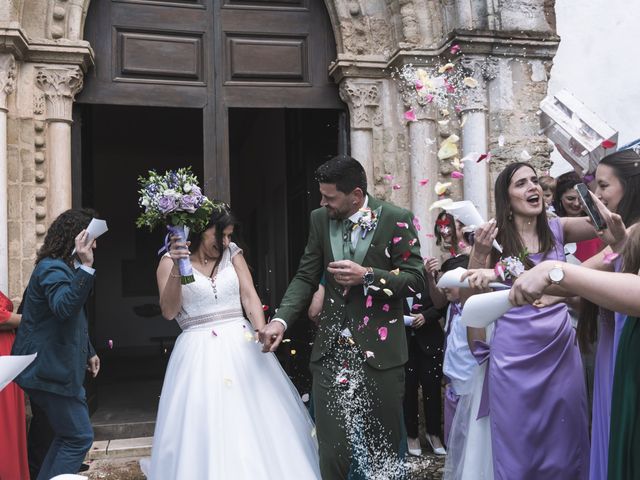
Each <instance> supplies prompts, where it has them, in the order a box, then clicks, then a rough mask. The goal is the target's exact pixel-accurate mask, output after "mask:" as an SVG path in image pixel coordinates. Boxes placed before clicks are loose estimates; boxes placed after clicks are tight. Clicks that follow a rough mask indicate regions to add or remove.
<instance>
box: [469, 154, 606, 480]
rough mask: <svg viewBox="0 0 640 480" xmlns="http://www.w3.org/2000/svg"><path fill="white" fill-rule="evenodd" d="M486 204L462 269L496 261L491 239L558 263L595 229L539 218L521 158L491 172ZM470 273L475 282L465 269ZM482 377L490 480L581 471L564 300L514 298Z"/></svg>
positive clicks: (574, 362)
mask: <svg viewBox="0 0 640 480" xmlns="http://www.w3.org/2000/svg"><path fill="white" fill-rule="evenodd" d="M495 203H496V219H497V220H496V221H490V222H489V223H487V224H485V225H483V226H482V227H480V228H479V229H478V230H477V232H476V243H475V245H474V247H473V250H472V254H471V262H470V265H469V266H470V268H474V267H475V268H485V267H492V266H493V265H495V264H496V263H497V261H498V260H499V259H500V257H499V255H500V254H499V253H498V252H497V251H496V250H492V248H491V244H492V241H493V239H497V240H498V243H500V244H501V245H502V247H503V254H502V257H503V258H507V257H519V258H521V259H522V261H523V263H524V266H525V268H531V267H533V266H534V265H536V264H538V263H539V262H541V261H542V260H557V261H559V262H563V261H564V248H563V245H564V244H565V243H569V242H578V241H581V240H585V239H588V238H593V237H594V236H595V232H594V230H593V227H591V226H590V225H589V223H588V222H587V221H586V219H585V218H584V217H582V218H569V217H566V218H553V219H550V220H547V216H546V213H545V208H544V201H543V196H542V188H541V187H540V185H539V184H538V176H537V174H536V172H535V170H534V169H533V167H531V166H530V165H529V164H526V163H514V164H511V165H509V166H507V167H506V168H505V169H504V170H503V171H502V172H501V173H500V175H499V176H498V178H497V180H496V184H495ZM482 272H484V275H485V276H488V275H491V274H492V273H491V274H487V271H486V270H484V271H483V270H480V271H478V273H477V275H482ZM470 282H471V283H472V284H476V285H477V284H479V283H481V282H478V279H477V278H474V276H473V275H472V277H471V278H470ZM470 334H471V336H472V337H474V338H475V337H476V335H477V332H470ZM485 381H487V382H488V387H489V390H488V391H489V422H490V425H491V437H492V450H493V465H494V478H495V479H496V480H513V479H518V480H532V479H549V478H553V479H572V480H576V479H580V480H583V479H586V478H588V476H589V433H588V418H587V415H588V414H587V397H586V389H585V384H584V378H583V374H582V361H581V359H580V351H579V349H578V346H577V343H576V337H575V332H574V330H573V328H572V326H571V319H570V317H569V313H568V310H567V306H566V304H564V303H557V304H554V305H550V306H544V307H534V306H531V305H526V306H522V307H514V308H512V309H511V310H509V311H508V312H507V313H506V314H505V315H503V316H502V317H501V318H499V319H498V320H497V321H496V324H495V330H494V334H493V340H492V342H491V354H490V358H489V366H488V370H487V377H486V380H485Z"/></svg>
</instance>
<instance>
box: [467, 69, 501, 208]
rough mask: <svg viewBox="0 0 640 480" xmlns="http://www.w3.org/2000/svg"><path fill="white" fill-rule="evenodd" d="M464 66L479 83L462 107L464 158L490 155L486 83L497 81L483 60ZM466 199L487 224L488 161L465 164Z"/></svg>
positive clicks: (488, 203)
mask: <svg viewBox="0 0 640 480" xmlns="http://www.w3.org/2000/svg"><path fill="white" fill-rule="evenodd" d="M463 65H464V66H465V67H466V68H467V69H468V70H469V72H470V76H472V77H473V78H474V79H475V80H476V81H477V82H478V85H477V87H475V88H473V89H469V96H468V102H467V103H466V104H465V105H464V106H463V107H462V116H463V118H464V119H465V121H464V125H463V127H462V155H463V157H464V156H466V155H468V154H470V153H473V152H476V153H479V154H484V153H487V90H486V82H487V81H488V80H491V79H492V78H495V72H493V70H494V67H493V64H492V63H488V62H484V61H483V59H478V58H476V59H473V58H471V59H467V60H464V61H463ZM463 186H464V199H465V200H471V201H472V202H473V203H474V205H475V206H476V207H477V208H478V211H479V212H480V215H482V217H483V218H484V219H485V220H488V215H489V205H490V203H491V202H490V199H489V194H488V192H490V191H491V189H490V186H489V168H488V166H487V162H486V161H481V162H475V161H467V162H465V164H464V183H463Z"/></svg>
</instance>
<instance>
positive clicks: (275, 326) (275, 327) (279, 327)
mask: <svg viewBox="0 0 640 480" xmlns="http://www.w3.org/2000/svg"><path fill="white" fill-rule="evenodd" d="M283 337H284V325H283V324H282V323H280V322H275V321H271V322H269V323H267V324H266V325H265V326H264V327H262V328H261V329H260V331H259V332H258V339H259V340H260V343H262V351H263V352H264V353H267V352H275V351H276V349H277V348H278V346H279V345H280V342H282V338H283Z"/></svg>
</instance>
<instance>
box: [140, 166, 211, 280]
mask: <svg viewBox="0 0 640 480" xmlns="http://www.w3.org/2000/svg"><path fill="white" fill-rule="evenodd" d="M138 182H139V183H140V190H139V191H138V193H140V200H139V204H140V207H141V208H143V209H144V211H143V213H141V214H140V216H139V217H138V219H137V220H136V226H137V227H138V228H142V227H148V228H149V230H153V229H154V228H156V227H158V226H160V225H166V227H167V229H168V230H169V235H176V236H179V237H180V240H181V241H183V242H186V241H187V237H188V236H189V232H190V231H192V232H196V233H199V232H202V231H203V230H204V229H205V228H206V226H207V223H208V222H209V218H210V217H211V214H212V212H213V210H214V209H215V208H220V206H219V205H216V204H214V203H213V202H212V201H211V200H209V199H208V198H207V197H206V196H204V195H203V194H202V191H201V190H200V187H199V186H198V179H197V178H196V176H195V175H194V174H193V172H191V168H190V167H187V168H180V169H178V170H176V171H173V170H168V171H167V172H165V173H164V174H159V173H157V172H155V171H153V170H151V171H149V175H148V176H147V177H144V176H140V177H138ZM178 268H179V269H180V281H181V283H182V284H183V285H186V284H188V283H191V282H193V281H194V280H195V279H194V277H193V269H192V267H191V262H190V261H189V259H188V258H184V259H181V260H180V261H179V262H178Z"/></svg>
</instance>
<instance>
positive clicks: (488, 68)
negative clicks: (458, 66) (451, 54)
mask: <svg viewBox="0 0 640 480" xmlns="http://www.w3.org/2000/svg"><path fill="white" fill-rule="evenodd" d="M461 63H462V66H463V68H464V69H465V70H466V71H467V75H468V76H470V77H472V78H474V79H475V80H476V81H477V82H478V86H477V87H476V88H472V89H469V90H468V91H467V101H466V102H465V104H464V105H463V107H462V110H463V111H468V110H486V109H487V82H489V81H491V80H493V79H494V78H496V77H497V76H498V63H497V60H495V59H493V58H478V57H467V58H464V59H462V62H461Z"/></svg>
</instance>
